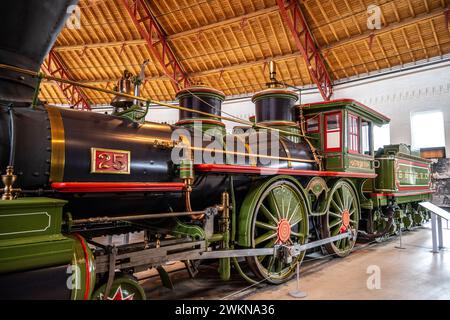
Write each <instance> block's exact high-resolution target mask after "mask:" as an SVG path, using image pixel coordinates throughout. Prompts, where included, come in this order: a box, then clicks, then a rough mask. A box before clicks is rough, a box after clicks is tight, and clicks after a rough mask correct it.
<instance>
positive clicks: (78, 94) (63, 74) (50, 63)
mask: <svg viewBox="0 0 450 320" xmlns="http://www.w3.org/2000/svg"><path fill="white" fill-rule="evenodd" d="M41 69H42V71H44V73H46V74H47V75H49V76H53V77H58V78H62V79H67V80H73V78H72V77H71V76H70V74H69V71H68V69H67V67H66V65H65V64H64V62H63V60H62V59H61V57H60V56H59V54H58V53H57V52H55V51H53V50H51V51H50V53H49V54H48V56H47V58H46V59H45V60H44V62H43V63H42V65H41ZM56 84H57V85H58V87H59V89H60V90H61V92H62V94H63V95H64V97H65V98H66V99H67V101H68V102H69V104H70V107H71V108H73V109H81V110H91V106H90V104H89V102H88V101H89V100H88V98H87V96H86V95H85V94H84V93H83V91H81V89H80V88H78V87H76V86H73V85H71V84H67V83H62V82H56Z"/></svg>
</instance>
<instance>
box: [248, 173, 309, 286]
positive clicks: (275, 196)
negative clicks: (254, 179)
mask: <svg viewBox="0 0 450 320" xmlns="http://www.w3.org/2000/svg"><path fill="white" fill-rule="evenodd" d="M260 189H261V190H258V191H260V192H256V193H252V195H254V196H256V197H257V199H254V200H255V201H253V204H254V205H252V206H251V207H250V210H252V211H251V212H253V215H252V223H251V228H252V230H251V231H250V232H251V245H252V247H253V248H272V247H274V246H275V245H276V244H285V245H293V244H294V243H298V244H304V243H305V242H306V240H307V236H308V216H307V206H306V202H305V199H304V197H303V195H302V193H301V191H300V190H299V188H298V187H297V186H296V185H295V184H294V183H293V182H291V181H289V180H284V179H282V180H278V181H275V182H273V183H270V184H269V185H268V186H267V184H264V185H262V186H261V187H260ZM303 257H304V252H303V253H302V254H300V255H298V256H297V257H293V259H292V262H291V263H285V262H284V261H283V260H282V259H280V258H277V257H274V256H273V255H268V256H258V257H247V258H246V259H247V263H248V265H249V266H250V268H251V270H252V272H253V273H254V274H255V275H256V277H257V278H258V279H259V280H263V279H266V281H267V282H269V283H273V284H279V283H282V282H285V281H287V280H289V279H290V278H291V276H292V275H293V274H294V271H295V268H296V264H297V263H301V261H302V260H303Z"/></svg>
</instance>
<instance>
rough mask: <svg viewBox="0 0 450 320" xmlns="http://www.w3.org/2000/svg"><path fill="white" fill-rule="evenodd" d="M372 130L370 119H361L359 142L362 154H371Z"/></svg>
mask: <svg viewBox="0 0 450 320" xmlns="http://www.w3.org/2000/svg"><path fill="white" fill-rule="evenodd" d="M371 132H372V123H371V122H370V121H366V120H362V121H361V142H362V154H365V155H372V145H371V143H372V139H371V137H370V135H371Z"/></svg>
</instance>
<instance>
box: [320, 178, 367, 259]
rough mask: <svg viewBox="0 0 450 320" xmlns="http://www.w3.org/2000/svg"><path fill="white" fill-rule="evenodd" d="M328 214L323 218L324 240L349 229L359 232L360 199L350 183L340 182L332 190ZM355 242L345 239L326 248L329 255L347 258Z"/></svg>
mask: <svg viewBox="0 0 450 320" xmlns="http://www.w3.org/2000/svg"><path fill="white" fill-rule="evenodd" d="M327 208H328V212H327V214H325V215H323V216H322V217H321V219H322V221H321V222H322V223H321V225H322V228H321V235H322V238H324V239H325V238H329V237H333V236H336V235H338V234H340V233H344V232H347V231H348V230H349V229H352V230H354V231H355V232H357V231H358V223H359V217H360V208H359V204H358V198H357V196H356V193H355V191H354V190H353V188H352V186H351V185H350V183H348V182H347V181H344V180H339V181H338V182H337V183H336V184H335V185H334V186H333V188H332V189H331V191H330V193H329V195H328V200H327ZM355 242H356V241H355V240H353V239H352V238H344V239H341V240H338V241H335V242H332V243H328V244H326V245H325V246H324V247H325V249H326V250H327V252H328V253H329V254H334V255H337V256H338V257H345V256H347V255H348V254H350V252H351V250H352V249H353V247H354V246H355Z"/></svg>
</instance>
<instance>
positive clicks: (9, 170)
mask: <svg viewBox="0 0 450 320" xmlns="http://www.w3.org/2000/svg"><path fill="white" fill-rule="evenodd" d="M16 179H17V176H16V175H15V174H14V167H13V166H8V167H6V174H4V175H2V181H3V184H4V185H5V187H4V188H3V195H2V200H14V199H16V198H17V193H19V192H20V191H22V190H21V189H17V188H13V185H14V183H15V182H16Z"/></svg>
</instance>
